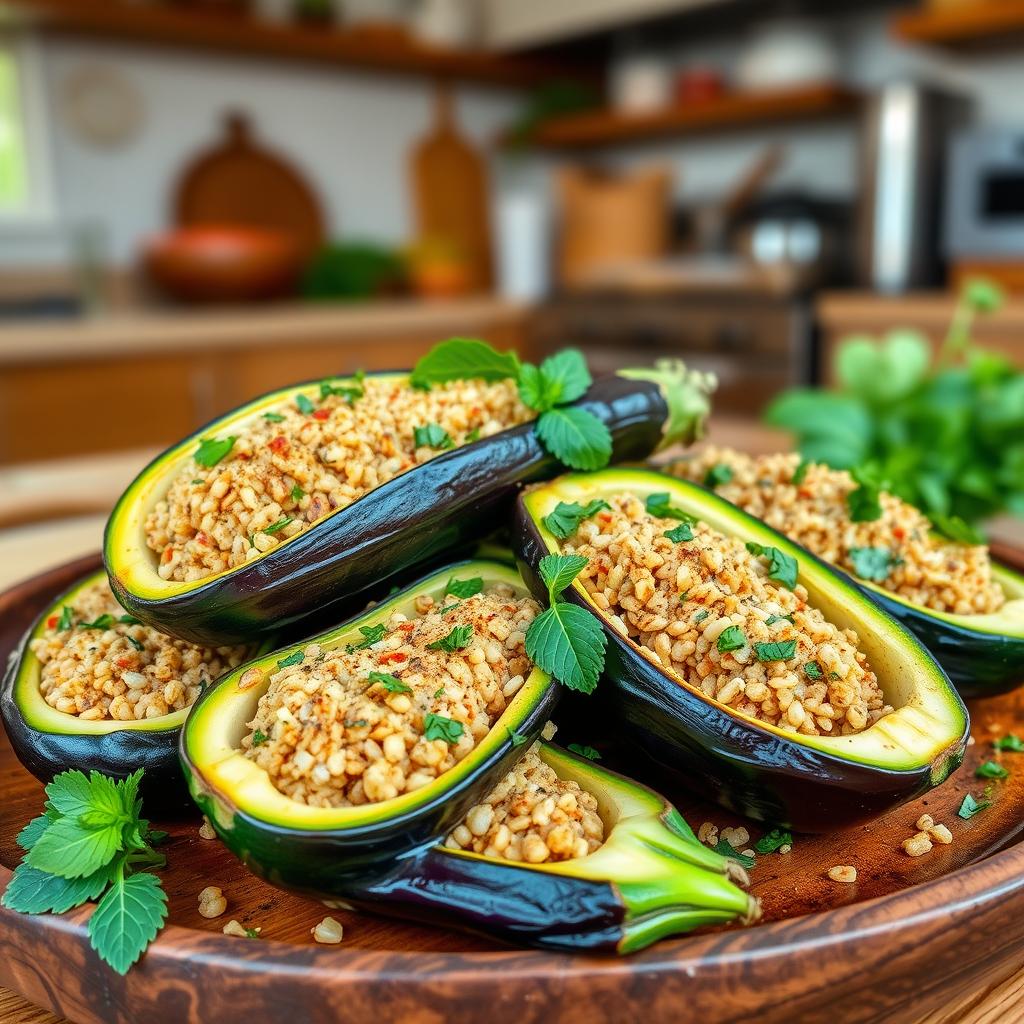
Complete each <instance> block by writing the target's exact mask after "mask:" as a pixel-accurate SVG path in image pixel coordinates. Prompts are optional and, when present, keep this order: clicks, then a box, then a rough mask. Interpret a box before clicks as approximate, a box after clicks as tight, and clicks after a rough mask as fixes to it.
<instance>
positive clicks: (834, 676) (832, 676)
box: [828, 672, 840, 682]
mask: <svg viewBox="0 0 1024 1024" xmlns="http://www.w3.org/2000/svg"><path fill="white" fill-rule="evenodd" d="M828 677H829V679H831V680H832V682H835V681H836V680H837V679H839V678H840V675H839V673H838V672H829V674H828Z"/></svg>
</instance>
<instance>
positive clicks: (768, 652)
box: [754, 640, 796, 661]
mask: <svg viewBox="0 0 1024 1024" xmlns="http://www.w3.org/2000/svg"><path fill="white" fill-rule="evenodd" d="M754 654H755V655H756V656H757V660H758V661H786V660H787V659H788V658H792V657H793V655H794V654H796V641H795V640H777V641H775V642H774V643H767V644H754Z"/></svg>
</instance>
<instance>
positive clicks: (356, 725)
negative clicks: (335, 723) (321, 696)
mask: <svg viewBox="0 0 1024 1024" xmlns="http://www.w3.org/2000/svg"><path fill="white" fill-rule="evenodd" d="M369 724H370V723H369V722H368V721H367V720H366V719H365V718H354V719H352V721H351V722H345V723H344V725H345V728H346V729H365V728H366V727H367V726H368V725H369Z"/></svg>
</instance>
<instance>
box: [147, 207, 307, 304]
mask: <svg viewBox="0 0 1024 1024" xmlns="http://www.w3.org/2000/svg"><path fill="white" fill-rule="evenodd" d="M143 262H144V265H145V268H146V272H147V273H148V274H149V276H150V278H151V279H152V280H153V281H154V282H155V284H156V285H157V286H158V287H159V288H160V289H161V290H163V291H165V292H166V293H167V294H169V295H172V296H174V298H177V299H182V300H184V301H186V302H246V301H251V300H257V299H270V298H277V297H279V296H282V295H286V294H288V293H289V292H292V291H293V290H294V288H295V284H296V281H297V280H298V276H299V272H300V270H301V268H302V258H301V255H300V253H299V250H298V247H297V246H296V244H295V243H294V241H292V239H291V238H290V237H289V236H288V235H285V234H283V233H281V232H277V231H266V230H263V229H260V228H248V227H230V226H207V227H191V228H177V229H175V230H173V231H170V232H168V233H166V234H164V235H159V236H157V237H156V238H153V239H151V240H150V241H149V242H148V243H147V244H146V245H145V247H144V251H143Z"/></svg>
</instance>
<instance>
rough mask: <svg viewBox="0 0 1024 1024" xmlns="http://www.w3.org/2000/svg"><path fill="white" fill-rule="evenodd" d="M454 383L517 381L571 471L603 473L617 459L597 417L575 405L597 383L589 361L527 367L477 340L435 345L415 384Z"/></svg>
mask: <svg viewBox="0 0 1024 1024" xmlns="http://www.w3.org/2000/svg"><path fill="white" fill-rule="evenodd" d="M453 380H486V381H499V380H515V381H516V383H517V385H518V388H519V397H520V398H521V399H522V400H523V404H524V405H527V406H529V407H530V408H531V409H533V410H534V411H535V412H537V413H539V415H538V417H537V422H536V425H535V427H534V429H535V430H536V432H537V437H538V439H539V440H540V442H541V444H542V445H544V447H545V448H546V449H547V450H548V451H549V452H551V454H552V455H554V456H555V458H556V459H558V460H559V461H560V462H563V463H564V464H565V465H566V466H569V467H570V468H571V469H583V470H588V469H601V468H602V467H603V466H607V465H608V462H609V460H610V459H611V456H612V436H611V433H610V432H609V430H608V428H607V427H606V426H605V425H604V423H602V422H601V420H599V419H598V418H597V417H596V416H595V415H594V414H593V413H592V412H589V411H587V410H586V409H580V408H578V407H577V406H574V405H571V404H570V403H572V402H575V401H576V400H577V399H578V398H581V397H582V396H583V395H584V394H585V392H586V390H587V388H589V387H590V385H591V383H592V380H591V377H590V371H589V370H588V369H587V363H586V360H585V359H584V358H583V356H582V354H581V353H580V352H578V351H577V350H576V349H565V350H563V351H562V352H558V353H557V354H556V355H553V356H551V357H550V358H548V359H545V360H544V362H542V363H541V364H540V366H534V365H533V364H532V363H522V362H520V361H519V358H518V357H517V356H516V354H515V353H514V352H497V351H495V349H493V348H491V346H490V345H488V344H486V343H485V342H483V341H477V340H476V339H474V338H450V339H449V340H448V341H442V342H441V344H439V345H435V346H434V348H432V349H431V350H430V351H429V352H428V353H427V354H426V355H425V356H424V357H423V358H422V359H421V360H420V361H419V362H418V363H417V364H416V366H415V368H414V369H413V371H412V376H411V378H410V383H411V384H412V386H413V387H418V388H429V387H431V386H432V385H434V384H445V383H448V382H449V381H453Z"/></svg>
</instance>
